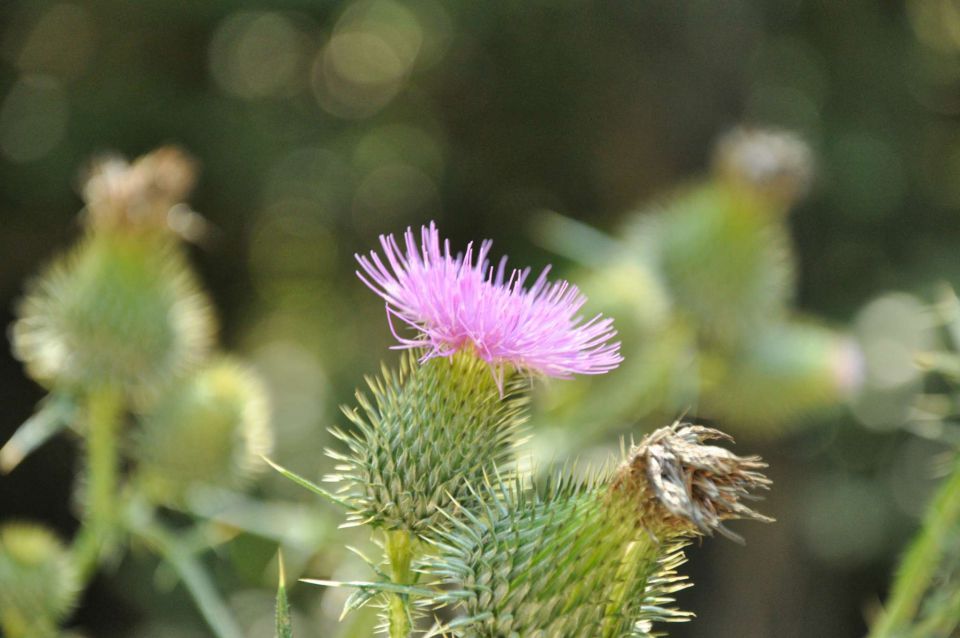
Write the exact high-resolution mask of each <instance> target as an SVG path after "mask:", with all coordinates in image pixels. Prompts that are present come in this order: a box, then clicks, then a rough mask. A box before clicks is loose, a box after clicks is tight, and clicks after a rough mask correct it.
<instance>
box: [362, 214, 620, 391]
mask: <svg viewBox="0 0 960 638" xmlns="http://www.w3.org/2000/svg"><path fill="white" fill-rule="evenodd" d="M404 240H405V244H406V246H405V248H406V250H405V251H404V250H403V249H402V248H401V247H400V245H399V244H398V243H397V241H396V239H394V237H393V235H390V236H387V235H381V236H380V245H381V246H382V247H383V254H384V256H385V258H386V263H384V261H383V260H382V259H381V258H380V255H378V254H377V253H376V252H373V251H371V253H370V255H369V257H363V256H360V255H357V261H358V262H360V266H361V268H362V269H363V272H360V271H357V276H358V277H360V279H361V280H362V281H363V282H364V283H365V284H366V285H367V286H369V287H370V289H371V290H373V291H374V292H375V293H377V294H378V295H380V296H381V297H383V299H384V300H385V301H386V302H387V304H386V305H387V318H388V320H389V322H390V330H391V331H392V332H393V335H394V337H396V338H397V341H399V345H397V346H394V348H400V349H407V348H424V349H425V350H426V354H424V356H423V359H422V360H423V361H426V360H428V359H432V358H434V357H449V356H452V355H453V354H454V353H455V352H457V351H459V350H472V351H473V352H474V353H475V354H476V355H477V356H478V357H480V358H481V359H483V360H484V361H486V362H487V363H489V364H490V366H491V368H492V369H493V371H494V376H495V378H496V379H497V382H498V384H500V385H501V386H502V383H503V374H504V367H505V366H506V364H512V365H513V366H515V367H516V368H518V369H522V370H528V371H535V372H539V373H541V374H544V375H547V376H550V377H558V378H569V377H571V376H573V375H574V374H603V373H605V372H609V371H610V370H613V369H614V368H616V367H617V366H618V365H619V364H620V362H621V361H622V360H623V358H622V357H621V356H620V343H619V342H611V340H612V339H613V338H614V337H615V336H616V334H617V332H616V330H614V328H613V320H612V319H609V318H603V317H602V316H601V315H599V314H598V315H597V316H595V317H593V318H592V319H590V320H589V321H584V320H583V318H582V317H581V316H579V315H577V312H578V311H579V310H580V308H582V307H583V305H584V303H585V302H586V300H587V299H586V297H585V296H584V295H583V294H582V293H581V292H580V291H579V290H578V289H577V287H576V286H573V285H571V284H569V283H568V282H566V281H562V280H561V281H555V282H553V283H550V282H548V281H547V273H548V272H549V270H550V268H549V267H547V268H545V269H544V271H543V272H542V273H540V276H539V277H537V280H536V281H535V282H534V283H533V285H532V286H530V287H529V288H524V283H525V282H526V280H527V277H528V276H529V274H530V269H529V268H526V269H524V270H517V269H514V270H511V271H510V272H509V274H508V272H507V259H506V257H504V258H502V259H501V260H500V263H499V265H498V266H497V267H496V269H494V268H493V266H491V265H490V262H489V260H488V259H487V255H488V253H489V252H490V247H491V245H492V243H493V242H491V241H490V240H487V241H484V242H482V243H481V244H480V250H479V251H477V252H476V255H474V250H473V243H472V242H471V243H470V244H468V245H467V250H466V252H464V253H461V254H457V255H453V254H452V253H451V252H450V242H449V240H444V242H443V248H442V249H441V246H440V233H439V232H438V231H437V227H436V225H435V224H434V223H433V222H431V223H430V225H429V226H424V227H423V228H422V229H421V238H420V246H417V243H416V240H415V236H414V233H413V230H411V229H410V228H408V229H407V232H406V233H404ZM393 317H396V318H398V319H400V320H401V321H402V322H403V323H405V324H407V325H408V326H410V327H411V328H413V329H414V330H416V331H417V332H418V334H417V335H416V337H414V338H405V337H402V336H400V335H399V334H397V332H396V330H395V329H394V326H393V321H392V318H393Z"/></svg>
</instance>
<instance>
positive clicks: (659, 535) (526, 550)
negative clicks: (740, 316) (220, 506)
mask: <svg viewBox="0 0 960 638" xmlns="http://www.w3.org/2000/svg"><path fill="white" fill-rule="evenodd" d="M724 436H725V435H723V434H722V433H720V432H718V431H716V430H711V429H709V428H704V427H699V426H692V425H687V424H683V425H680V424H674V425H673V426H671V427H667V428H661V429H660V430H658V431H656V432H654V433H653V434H651V435H649V436H647V437H646V438H644V439H643V441H641V443H640V444H639V445H637V446H634V447H633V448H631V450H630V452H629V453H628V454H627V456H626V458H625V460H624V461H623V463H622V465H621V466H620V467H619V468H618V469H617V470H616V471H614V472H613V473H600V474H599V475H597V477H596V478H594V479H591V480H586V481H582V482H577V481H574V480H572V479H570V478H568V475H567V474H566V473H561V474H559V476H558V477H557V478H556V479H553V480H552V481H549V482H548V483H547V484H546V485H545V486H544V485H540V486H537V485H534V486H533V487H528V486H524V485H522V484H520V482H519V480H517V481H514V482H513V483H508V482H505V481H503V480H499V479H493V480H488V481H486V482H485V483H484V484H483V485H482V486H481V487H480V488H478V496H477V500H478V501H479V502H480V503H481V504H482V507H481V508H479V509H476V510H474V511H475V513H473V514H472V515H470V516H468V517H467V518H466V519H454V520H453V524H452V527H451V528H450V529H449V530H448V531H445V532H444V533H442V534H441V535H440V537H439V538H438V539H436V540H434V541H432V542H433V544H434V545H435V546H436V547H437V550H438V556H437V557H431V558H430V559H429V561H428V562H426V564H425V565H424V566H423V570H424V571H425V572H427V573H428V574H431V575H433V576H434V577H435V578H437V580H439V581H440V582H441V583H443V584H444V585H445V590H444V591H442V592H441V593H439V594H437V595H436V596H435V597H434V598H433V600H432V601H430V602H432V603H434V604H453V605H457V606H460V607H461V608H462V611H463V612H464V616H463V617H461V618H459V619H457V620H455V621H454V622H453V623H451V624H450V625H449V626H447V627H445V628H440V630H441V631H447V632H450V633H452V634H453V635H455V636H460V637H463V638H487V637H489V638H493V637H495V636H536V637H547V636H566V637H568V638H595V637H598V636H599V637H603V638H614V637H615V638H620V637H640V636H647V635H649V632H650V631H651V625H652V623H656V622H670V621H683V620H687V619H688V618H689V614H686V613H684V612H680V611H677V610H675V609H673V608H671V606H670V605H671V603H672V602H673V600H672V594H673V593H674V592H676V591H677V590H678V589H681V588H683V587H685V586H687V584H686V583H685V582H684V580H685V579H684V577H682V576H680V575H678V574H677V573H676V568H677V567H678V566H679V565H680V564H681V563H682V562H683V560H684V559H683V555H682V552H681V549H682V547H683V545H684V544H686V543H687V542H688V541H689V540H690V538H692V537H693V536H696V535H698V534H711V533H712V532H714V531H719V532H720V533H723V534H725V535H728V536H731V537H734V538H738V537H736V536H735V535H733V534H732V533H731V532H729V531H728V530H726V528H725V527H723V522H724V521H726V520H729V519H733V518H751V519H755V520H761V521H769V520H770V519H769V518H767V517H765V516H762V515H760V514H758V513H756V512H754V511H753V510H752V509H750V508H748V507H747V506H745V505H743V503H742V502H741V500H742V499H744V498H750V497H751V492H752V491H753V490H756V489H757V488H761V489H762V488H766V487H767V486H768V485H769V481H768V480H767V479H766V478H765V477H763V475H761V474H760V473H759V469H760V468H762V467H765V466H764V464H763V463H762V462H761V461H760V460H759V459H758V458H756V457H747V458H741V457H738V456H736V455H734V454H732V453H731V452H729V451H727V450H725V449H723V448H719V447H715V446H710V445H703V441H705V440H709V439H712V438H720V437H724Z"/></svg>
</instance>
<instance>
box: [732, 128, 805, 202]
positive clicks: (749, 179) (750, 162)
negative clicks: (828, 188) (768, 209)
mask: <svg viewBox="0 0 960 638" xmlns="http://www.w3.org/2000/svg"><path fill="white" fill-rule="evenodd" d="M713 165H714V171H715V172H716V174H717V175H718V176H719V177H720V178H721V179H723V180H725V181H726V182H728V183H730V184H733V185H735V186H737V187H738V188H741V189H743V190H745V191H748V192H752V193H753V194H754V195H756V196H759V197H761V198H763V199H765V200H767V201H768V202H769V203H770V204H774V205H775V206H777V207H778V208H781V209H786V208H789V207H790V206H792V205H793V204H795V203H796V202H797V200H799V199H801V198H802V197H803V196H804V195H805V194H806V193H807V191H808V190H809V188H810V182H811V181H813V153H812V152H811V150H810V147H809V146H808V145H807V144H806V142H804V141H803V139H802V138H800V136H798V135H796V134H794V133H791V132H789V131H784V130H777V129H764V128H749V127H740V128H736V129H734V130H732V131H730V132H729V133H726V134H725V135H723V137H721V138H720V140H719V141H718V142H717V146H716V150H715V151H714V158H713Z"/></svg>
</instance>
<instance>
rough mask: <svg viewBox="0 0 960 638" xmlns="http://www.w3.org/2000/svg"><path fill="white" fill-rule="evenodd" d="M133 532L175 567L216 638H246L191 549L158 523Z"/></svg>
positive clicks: (145, 525)
mask: <svg viewBox="0 0 960 638" xmlns="http://www.w3.org/2000/svg"><path fill="white" fill-rule="evenodd" d="M132 531H134V532H136V533H137V534H138V535H139V536H140V537H141V538H143V539H144V540H145V541H146V542H147V544H148V545H149V546H150V547H152V548H153V549H154V551H156V552H157V553H158V554H159V555H160V556H161V557H162V558H163V559H164V560H166V561H167V562H168V563H169V564H170V566H171V567H173V570H174V571H175V572H176V573H177V575H178V576H179V577H180V580H181V581H183V584H184V586H185V587H186V588H187V591H188V592H189V593H190V596H191V597H192V598H193V600H194V602H195V603H196V605H197V609H199V610H200V613H201V614H202V615H203V618H204V620H206V621H207V624H208V625H209V626H210V629H211V630H213V634H214V636H216V638H243V635H244V634H243V632H242V631H241V630H240V627H239V625H237V622H236V620H234V618H233V614H232V613H231V611H230V609H229V608H228V607H227V604H226V603H225V602H224V601H223V599H222V598H221V597H220V594H219V593H218V592H217V590H216V588H214V586H213V583H212V582H211V581H210V578H209V576H208V575H207V572H206V571H205V570H204V568H203V567H202V566H201V565H200V563H199V562H198V561H197V559H196V557H195V556H194V553H193V552H192V551H191V549H190V547H189V546H187V545H186V544H184V543H182V542H181V540H180V539H179V538H178V537H177V536H175V535H174V534H172V533H171V532H169V531H168V530H166V529H164V528H163V527H162V526H160V525H159V524H158V523H156V522H147V523H144V524H142V525H138V526H136V527H135V529H134V530H132Z"/></svg>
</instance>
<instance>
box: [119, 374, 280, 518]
mask: <svg viewBox="0 0 960 638" xmlns="http://www.w3.org/2000/svg"><path fill="white" fill-rule="evenodd" d="M272 443H273V435H272V432H271V430H270V419H269V406H268V400H267V395H266V391H265V389H264V387H263V385H262V384H261V382H260V380H259V379H258V378H257V377H256V375H254V373H253V372H252V371H250V370H248V369H247V368H245V367H244V366H242V365H240V364H239V363H237V362H235V361H233V360H231V359H226V358H224V359H220V360H217V361H214V362H211V363H209V364H207V365H205V366H204V367H202V368H200V369H198V370H196V371H195V372H193V373H192V374H190V375H189V376H187V377H186V378H184V379H182V380H180V381H179V382H177V383H176V384H174V385H173V386H171V387H170V389H169V390H168V391H167V392H165V393H164V394H163V395H162V396H161V397H159V399H158V400H157V401H156V403H154V404H153V405H152V406H151V407H150V409H149V410H147V411H146V412H145V413H144V414H143V415H142V418H141V420H140V427H139V429H138V430H137V431H136V432H135V433H134V434H133V449H132V456H133V457H134V459H136V461H137V462H138V464H139V465H138V476H139V478H140V480H141V482H142V483H141V484H142V485H143V486H144V488H145V489H146V490H147V492H148V493H149V494H150V495H151V496H152V497H153V498H154V499H156V500H159V501H161V502H165V503H168V504H177V503H178V502H179V501H180V500H181V499H182V497H183V496H184V495H185V494H186V492H187V490H188V489H189V488H191V487H193V486H196V485H199V484H208V485H220V486H224V487H240V486H242V485H243V483H244V482H245V481H246V480H247V479H249V478H250V477H251V476H252V475H253V474H254V473H256V472H257V471H259V470H260V469H262V467H263V460H262V457H263V455H265V454H268V453H269V452H270V449H271V447H272Z"/></svg>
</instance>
